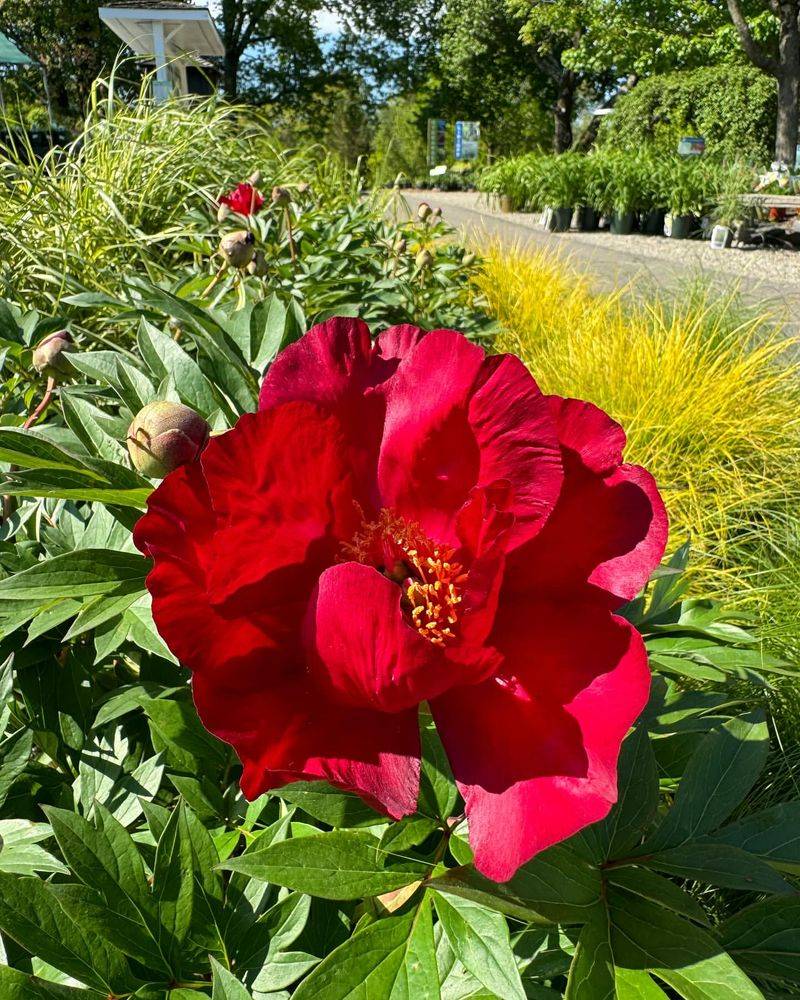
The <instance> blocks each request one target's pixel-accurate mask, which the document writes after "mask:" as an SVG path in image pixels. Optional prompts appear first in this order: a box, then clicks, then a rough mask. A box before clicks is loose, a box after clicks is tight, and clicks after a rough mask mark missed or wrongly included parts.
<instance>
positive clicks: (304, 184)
mask: <svg viewBox="0 0 800 1000" xmlns="http://www.w3.org/2000/svg"><path fill="white" fill-rule="evenodd" d="M310 190H311V185H310V184H309V183H308V181H300V183H299V184H298V185H297V193H298V194H308V192H309V191H310Z"/></svg>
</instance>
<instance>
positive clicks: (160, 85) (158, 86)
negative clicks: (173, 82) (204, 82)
mask: <svg viewBox="0 0 800 1000" xmlns="http://www.w3.org/2000/svg"><path fill="white" fill-rule="evenodd" d="M153 55H154V56H155V60H156V79H155V82H154V83H153V96H154V97H155V99H156V101H157V102H158V103H159V104H160V103H161V102H162V101H166V99H167V98H168V97H169V94H170V90H171V87H170V82H169V73H168V71H167V49H166V46H165V44H164V22H163V21H153Z"/></svg>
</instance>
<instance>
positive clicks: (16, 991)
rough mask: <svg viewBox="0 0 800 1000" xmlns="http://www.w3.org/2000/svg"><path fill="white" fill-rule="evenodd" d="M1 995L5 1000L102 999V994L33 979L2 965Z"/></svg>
mask: <svg viewBox="0 0 800 1000" xmlns="http://www.w3.org/2000/svg"><path fill="white" fill-rule="evenodd" d="M0 996H2V998H3V1000H101V997H102V994H100V993H98V992H95V991H94V990H83V989H72V988H71V987H69V986H58V985H56V984H55V983H48V982H45V981H43V980H40V979H38V980H37V979H33V978H31V977H30V976H26V975H25V974H24V973H23V972H18V971H17V970H16V969H10V968H9V967H8V966H7V965H0Z"/></svg>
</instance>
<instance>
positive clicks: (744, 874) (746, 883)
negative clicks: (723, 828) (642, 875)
mask: <svg viewBox="0 0 800 1000" xmlns="http://www.w3.org/2000/svg"><path fill="white" fill-rule="evenodd" d="M643 864H646V865H647V867H648V868H654V869H656V871H660V872H666V873H667V874H669V875H677V876H678V877H679V878H685V879H695V881H697V882H703V883H705V884H706V885H716V886H720V887H721V888H724V889H746V890H748V891H750V892H769V893H787V892H792V891H793V889H792V887H791V886H790V885H789V884H788V883H787V882H784V880H783V879H782V878H781V877H780V875H778V873H777V872H775V871H773V870H772V868H770V866H769V865H768V864H766V863H765V862H764V861H761V860H760V859H759V858H756V857H754V856H753V855H752V854H748V853H747V852H746V851H742V850H740V848H738V847H733V846H731V845H730V844H714V843H710V844H707V843H698V842H697V841H694V842H691V843H688V844H683V845H682V846H681V847H676V848H673V849H672V850H670V851H661V852H660V853H658V854H653V855H650V856H648V857H647V859H646V860H645V861H643Z"/></svg>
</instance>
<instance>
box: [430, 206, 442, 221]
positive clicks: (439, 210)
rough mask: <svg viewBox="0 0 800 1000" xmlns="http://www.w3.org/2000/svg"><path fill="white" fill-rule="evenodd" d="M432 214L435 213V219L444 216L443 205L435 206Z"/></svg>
mask: <svg viewBox="0 0 800 1000" xmlns="http://www.w3.org/2000/svg"><path fill="white" fill-rule="evenodd" d="M431 215H433V217H434V219H441V217H442V206H441V205H437V206H436V208H434V210H433V212H432V213H431Z"/></svg>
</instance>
